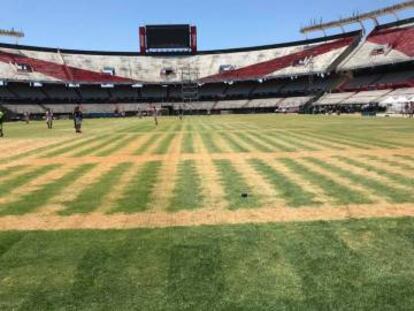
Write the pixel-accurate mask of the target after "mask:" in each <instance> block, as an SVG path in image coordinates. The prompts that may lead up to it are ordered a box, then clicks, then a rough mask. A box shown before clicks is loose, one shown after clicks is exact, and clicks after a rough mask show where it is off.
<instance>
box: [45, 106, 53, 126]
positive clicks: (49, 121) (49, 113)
mask: <svg viewBox="0 0 414 311" xmlns="http://www.w3.org/2000/svg"><path fill="white" fill-rule="evenodd" d="M46 124H47V128H48V129H52V128H53V112H52V110H51V109H50V108H49V109H48V110H47V111H46Z"/></svg>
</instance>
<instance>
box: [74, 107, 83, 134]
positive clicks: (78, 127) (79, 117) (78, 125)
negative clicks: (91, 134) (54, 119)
mask: <svg viewBox="0 0 414 311" xmlns="http://www.w3.org/2000/svg"><path fill="white" fill-rule="evenodd" d="M73 121H74V123H75V131H76V133H79V134H80V133H82V121H83V113H82V110H81V108H80V106H76V107H75V110H74V112H73Z"/></svg>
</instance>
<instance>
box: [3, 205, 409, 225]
mask: <svg viewBox="0 0 414 311" xmlns="http://www.w3.org/2000/svg"><path fill="white" fill-rule="evenodd" d="M400 217H414V205H413V204H390V205H387V204H382V205H377V206H373V205H355V206H342V207H335V208H333V207H320V208H315V207H310V208H298V209H294V208H260V209H246V210H237V211H211V210H199V211H181V212H177V213H166V212H148V213H139V214H133V215H124V214H119V215H105V214H101V213H91V214H87V215H73V216H68V217H62V216H57V215H39V214H29V215H24V216H6V217H1V218H0V231H13V230H18V231H34V230H36V231H46V230H47V231H54V230H77V229H80V230H83V229H97V230H109V229H139V228H149V229H155V228H168V227H193V226H204V225H237V224H265V223H267V224H269V223H287V222H313V221H336V220H349V219H368V218H400Z"/></svg>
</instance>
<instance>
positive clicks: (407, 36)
mask: <svg viewBox="0 0 414 311" xmlns="http://www.w3.org/2000/svg"><path fill="white" fill-rule="evenodd" d="M413 57H414V18H412V19H408V20H402V21H398V22H394V23H390V24H384V25H380V26H378V27H376V28H375V29H374V31H373V32H372V33H371V34H370V35H369V36H368V37H367V38H366V39H365V41H364V42H363V43H362V44H361V45H360V46H359V47H358V48H357V49H356V50H355V52H354V53H352V54H351V55H350V56H349V57H348V58H347V59H346V60H345V61H344V62H343V63H342V64H341V65H340V66H339V68H338V69H339V70H341V71H345V70H353V69H356V68H364V67H373V66H379V65H385V64H396V63H400V62H407V61H412V60H413Z"/></svg>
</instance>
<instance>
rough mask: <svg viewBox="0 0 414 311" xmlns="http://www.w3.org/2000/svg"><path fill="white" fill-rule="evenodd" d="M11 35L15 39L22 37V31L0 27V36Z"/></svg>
mask: <svg viewBox="0 0 414 311" xmlns="http://www.w3.org/2000/svg"><path fill="white" fill-rule="evenodd" d="M1 36H3V37H12V38H16V40H18V39H21V38H23V37H24V33H23V32H22V31H16V30H14V29H13V28H12V29H0V37H1Z"/></svg>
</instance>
